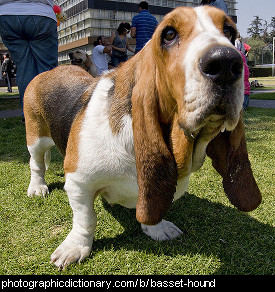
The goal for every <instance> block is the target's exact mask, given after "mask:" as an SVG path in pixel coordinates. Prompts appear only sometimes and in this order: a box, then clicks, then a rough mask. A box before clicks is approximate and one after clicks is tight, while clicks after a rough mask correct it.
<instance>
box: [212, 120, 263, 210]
mask: <svg viewBox="0 0 275 292" xmlns="http://www.w3.org/2000/svg"><path fill="white" fill-rule="evenodd" d="M206 152H207V155H208V156H209V157H210V158H211V159H212V164H213V166H214V168H215V169H216V170H217V171H218V172H219V174H220V175H221V176H222V177H223V187H224V191H225V193H226V195H227V197H228V198H229V200H230V201H231V203H232V204H233V205H235V206H236V207H237V208H238V209H239V210H241V211H245V212H249V211H252V210H254V209H256V208H257V207H258V205H259V204H260V203H261V198H262V197H261V193H260V190H259V188H258V186H257V183H256V181H255V179H254V177H253V173H252V170H251V166H250V162H249V159H248V154H247V148H246V140H245V133H244V125H243V120H242V117H240V120H239V123H238V125H237V127H236V128H235V129H234V130H233V131H232V132H224V133H220V134H219V135H218V136H217V137H216V138H214V139H213V140H212V141H211V142H210V143H209V145H208V147H207V150H206Z"/></svg>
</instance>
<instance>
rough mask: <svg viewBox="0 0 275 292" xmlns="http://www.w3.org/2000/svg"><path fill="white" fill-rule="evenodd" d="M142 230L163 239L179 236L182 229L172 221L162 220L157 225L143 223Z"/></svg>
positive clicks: (156, 238)
mask: <svg viewBox="0 0 275 292" xmlns="http://www.w3.org/2000/svg"><path fill="white" fill-rule="evenodd" d="M141 229H142V231H143V232H144V233H145V234H146V235H147V236H149V237H151V238H152V239H154V240H158V241H163V240H171V239H174V238H177V237H179V236H180V235H181V234H182V231H181V230H180V229H179V228H178V227H177V226H176V225H174V224H173V223H172V222H169V221H166V220H162V221H161V222H160V223H158V224H157V225H145V224H141Z"/></svg>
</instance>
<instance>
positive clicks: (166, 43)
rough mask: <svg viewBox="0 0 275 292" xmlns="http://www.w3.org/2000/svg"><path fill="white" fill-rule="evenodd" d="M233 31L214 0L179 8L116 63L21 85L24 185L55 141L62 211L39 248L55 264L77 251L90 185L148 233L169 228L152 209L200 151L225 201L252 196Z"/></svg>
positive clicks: (177, 192)
mask: <svg viewBox="0 0 275 292" xmlns="http://www.w3.org/2000/svg"><path fill="white" fill-rule="evenodd" d="M226 36H228V37H229V39H228V38H227V37H226ZM235 36H236V27H235V24H234V23H233V22H232V20H231V19H230V18H229V17H228V16H226V14H225V13H223V12H222V11H221V10H219V9H216V8H212V7H198V8H184V7H180V8H176V9H175V10H173V11H172V12H171V13H169V14H167V15H166V16H165V17H164V19H163V21H162V22H161V23H160V24H159V25H158V27H157V28H156V31H155V33H154V35H153V37H152V39H151V40H150V41H149V42H148V43H147V44H146V46H145V47H144V48H143V49H142V50H141V51H140V52H139V53H138V54H137V55H135V56H134V57H132V58H131V59H130V60H128V61H127V62H126V63H124V64H123V65H122V66H121V67H119V68H117V69H115V70H112V71H108V72H107V73H105V74H103V75H102V76H100V77H98V78H95V79H94V78H92V76H91V75H90V74H88V73H87V72H85V71H84V70H82V69H81V68H79V67H78V66H60V67H57V68H55V69H53V70H51V71H48V72H44V73H42V74H40V75H38V76H37V77H35V78H34V79H33V81H32V82H31V83H30V84H29V86H28V88H27V90H26V94H25V99H24V112H25V118H26V136H27V146H28V150H29V153H30V168H31V181H30V185H29V188H28V195H29V196H33V195H42V196H44V195H46V194H47V193H48V187H47V185H46V182H45V179H44V174H45V170H46V167H47V165H48V163H49V156H50V155H49V153H50V152H49V151H50V148H51V147H52V146H53V145H54V144H55V145H56V146H57V148H58V149H59V151H60V152H61V153H62V155H63V156H64V170H65V176H66V182H65V186H64V188H65V190H66V192H67V195H68V197H69V202H70V205H71V207H72V210H73V227H72V230H71V231H70V233H69V234H68V236H67V237H66V239H65V240H64V241H63V243H61V245H60V246H59V247H58V248H57V249H56V250H55V251H54V253H53V254H52V256H51V261H52V262H53V263H54V264H55V265H56V266H57V267H58V268H64V267H66V266H67V265H68V264H70V263H72V262H76V261H78V262H80V261H81V260H83V259H84V258H85V257H87V256H89V254H90V251H91V248H92V242H93V237H94V231H95V228H96V221H97V216H96V213H95V210H94V207H93V204H94V200H95V197H96V196H97V195H99V194H100V195H101V196H102V197H104V198H105V199H106V200H107V201H108V202H109V203H110V204H120V205H122V206H125V207H128V208H136V218H137V220H138V221H139V222H140V223H141V227H142V230H143V232H144V233H145V234H147V235H148V236H149V237H151V238H152V239H155V240H168V239H173V238H176V237H178V236H180V235H181V233H182V232H181V230H180V229H179V228H177V227H176V226H175V225H174V224H173V223H171V222H169V221H166V220H164V219H163V218H164V217H165V215H166V213H167V211H168V209H169V207H170V206H171V204H172V202H173V200H176V199H178V198H180V197H181V196H182V195H183V194H184V192H185V190H186V189H187V186H188V182H189V177H190V174H191V173H192V172H194V171H197V170H198V169H199V168H200V167H201V166H202V164H203V162H204V159H205V156H206V154H207V155H208V156H209V157H210V158H211V159H212V161H213V166H214V168H215V169H216V170H217V171H218V172H219V174H220V175H221V176H222V178H223V186H224V190H225V193H226V195H227V196H228V198H229V200H230V201H231V202H232V204H233V205H235V206H236V207H237V208H238V209H239V210H242V211H246V212H248V211H251V210H253V209H255V208H256V207H257V206H258V205H259V204H260V202H261V194H260V191H259V189H258V186H257V184H256V182H255V179H254V177H253V173H252V170H251V166H250V162H249V160H248V154H247V148H246V140H245V133H244V125H243V120H242V104H243V96H244V82H243V63H242V58H241V56H240V54H239V52H238V51H237V50H236V49H235V47H234V45H233V44H234V41H235Z"/></svg>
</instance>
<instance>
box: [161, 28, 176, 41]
mask: <svg viewBox="0 0 275 292" xmlns="http://www.w3.org/2000/svg"><path fill="white" fill-rule="evenodd" d="M177 35H178V33H177V31H176V30H175V29H174V28H173V27H172V26H168V27H166V28H165V29H164V30H163V32H162V34H161V42H162V45H164V46H170V45H172V44H173V43H174V42H175V40H176V38H177Z"/></svg>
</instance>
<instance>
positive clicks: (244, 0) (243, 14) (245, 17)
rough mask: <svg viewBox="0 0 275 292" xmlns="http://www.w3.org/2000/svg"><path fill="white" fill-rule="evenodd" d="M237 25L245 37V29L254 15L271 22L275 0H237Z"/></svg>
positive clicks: (274, 10) (274, 9)
mask: <svg viewBox="0 0 275 292" xmlns="http://www.w3.org/2000/svg"><path fill="white" fill-rule="evenodd" d="M237 1H238V3H237V9H238V10H237V16H238V23H237V27H238V30H239V31H240V34H241V36H242V37H243V38H244V37H247V36H248V34H247V32H246V31H247V29H248V28H249V25H250V23H251V21H252V20H253V19H254V16H259V17H260V18H262V19H264V20H266V21H267V22H268V23H270V22H271V17H273V16H275V0H237Z"/></svg>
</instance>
